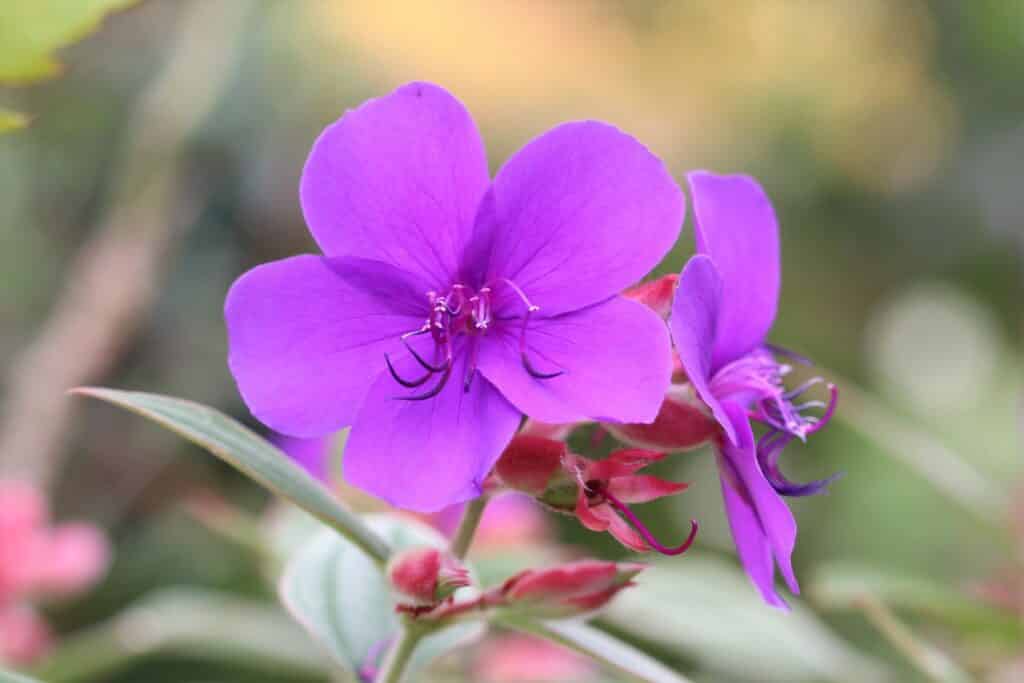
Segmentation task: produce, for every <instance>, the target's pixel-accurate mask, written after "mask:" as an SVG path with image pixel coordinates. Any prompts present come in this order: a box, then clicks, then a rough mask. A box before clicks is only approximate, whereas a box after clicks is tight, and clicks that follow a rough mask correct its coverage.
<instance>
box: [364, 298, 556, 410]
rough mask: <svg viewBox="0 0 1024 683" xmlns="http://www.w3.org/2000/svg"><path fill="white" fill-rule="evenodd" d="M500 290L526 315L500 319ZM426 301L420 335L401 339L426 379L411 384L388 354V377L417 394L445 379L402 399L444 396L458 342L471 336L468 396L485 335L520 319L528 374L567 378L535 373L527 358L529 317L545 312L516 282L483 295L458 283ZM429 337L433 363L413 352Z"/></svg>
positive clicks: (465, 386)
mask: <svg viewBox="0 0 1024 683" xmlns="http://www.w3.org/2000/svg"><path fill="white" fill-rule="evenodd" d="M496 287H507V288H509V290H510V291H511V292H513V293H514V294H515V295H516V297H517V298H518V299H519V300H520V301H521V302H522V304H523V307H524V312H523V313H522V314H521V315H515V316H511V317H506V316H501V317H498V316H496V315H495V311H494V291H495V288H496ZM427 299H428V301H429V303H430V313H429V314H428V316H427V319H426V321H424V323H423V325H422V326H421V327H420V328H418V329H415V330H412V331H410V332H406V333H405V334H403V335H402V336H401V337H400V339H401V341H402V344H403V345H404V346H405V348H406V350H407V351H408V352H409V354H410V355H411V356H412V358H413V359H414V360H415V361H416V363H417V364H419V366H420V367H421V368H423V370H424V371H425V374H424V375H422V376H421V377H418V378H416V379H413V380H410V379H406V378H404V377H402V376H401V375H400V374H398V371H397V370H395V367H394V365H393V364H392V363H391V359H390V358H389V357H388V355H387V354H384V361H385V363H386V364H387V367H388V372H390V373H391V377H392V378H394V380H395V381H396V382H398V383H399V384H400V385H402V386H403V387H406V388H409V389H415V388H417V387H421V386H423V385H425V384H426V383H427V382H428V381H430V379H431V378H433V377H435V376H440V379H438V381H437V382H436V383H435V384H434V386H433V387H432V388H430V389H428V390H427V391H425V392H423V393H421V394H416V395H414V396H399V397H397V398H399V399H400V400H404V401H422V400H425V399H428V398H433V397H434V396H437V395H438V394H439V393H441V390H442V389H444V387H445V385H446V384H447V383H448V380H449V378H450V377H451V373H452V365H453V362H454V357H453V356H454V351H453V342H454V340H455V338H456V337H458V336H460V335H461V336H465V337H468V339H467V344H468V353H469V362H468V364H467V365H466V371H465V375H464V377H463V389H464V390H465V391H469V387H470V384H471V383H472V381H473V377H474V375H475V374H476V366H477V361H476V357H477V345H478V342H479V338H480V337H482V336H484V335H485V334H486V333H487V331H488V330H489V329H490V328H491V327H492V325H493V324H495V323H496V322H499V321H500V322H505V321H511V320H521V321H522V324H521V327H520V332H519V356H520V359H521V361H522V364H523V369H525V370H526V372H527V373H528V374H529V375H530V376H531V377H534V378H535V379H541V380H546V379H552V378H554V377H558V376H559V375H561V374H563V372H562V371H561V370H559V371H556V372H541V371H539V370H537V369H536V367H535V366H534V365H533V363H532V362H531V361H530V357H529V355H528V354H527V345H526V332H527V329H528V327H529V324H530V316H531V315H533V314H534V313H537V312H538V311H540V307H539V306H536V305H534V304H533V303H531V302H530V299H529V298H528V297H527V296H526V293H525V292H523V290H522V289H520V288H519V286H518V285H516V284H515V283H514V282H512V281H511V280H508V279H505V278H501V279H500V280H497V281H496V282H495V283H492V284H487V285H484V286H483V287H481V288H480V289H478V290H474V289H473V288H472V287H470V286H468V285H465V284H462V283H458V284H454V285H452V287H451V289H449V290H448V291H447V292H445V293H443V294H439V293H437V292H427ZM424 335H429V336H430V339H431V341H432V342H433V360H432V361H428V360H427V359H426V358H424V357H423V354H421V353H420V352H418V351H417V350H416V349H415V348H413V346H412V343H411V342H410V339H413V338H414V337H420V336H424Z"/></svg>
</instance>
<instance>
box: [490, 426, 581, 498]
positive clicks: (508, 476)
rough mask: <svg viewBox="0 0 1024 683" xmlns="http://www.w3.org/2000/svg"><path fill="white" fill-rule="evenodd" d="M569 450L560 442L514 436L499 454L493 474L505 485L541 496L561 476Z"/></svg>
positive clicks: (535, 437)
mask: <svg viewBox="0 0 1024 683" xmlns="http://www.w3.org/2000/svg"><path fill="white" fill-rule="evenodd" d="M567 452H568V448H567V447H566V445H565V443H564V442H562V441H556V440H554V439H548V438H545V437H542V436H529V435H528V436H523V435H517V436H515V437H513V439H512V441H511V442H510V443H509V445H508V446H507V447H506V448H505V452H504V453H502V454H501V458H500V459H499V460H498V464H497V465H495V468H494V470H495V472H496V473H497V475H498V478H499V479H500V480H501V482H502V483H503V484H505V486H508V487H509V488H512V489H516V490H517V491H522V492H524V493H528V494H530V495H531V496H540V495H541V494H543V493H544V492H545V491H546V490H547V489H548V488H549V487H550V486H551V484H552V483H553V480H554V479H555V478H556V477H558V476H559V475H561V474H562V472H563V467H562V461H563V459H564V458H565V455H566V453H567Z"/></svg>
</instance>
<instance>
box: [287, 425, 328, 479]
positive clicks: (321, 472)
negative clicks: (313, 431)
mask: <svg viewBox="0 0 1024 683" xmlns="http://www.w3.org/2000/svg"><path fill="white" fill-rule="evenodd" d="M271 441H273V442H274V444H275V445H276V446H277V447H278V448H280V449H281V450H282V451H284V452H285V455H287V456H288V457H289V458H291V459H292V461H293V462H295V464H297V465H299V466H300V467H302V469H304V470H306V471H307V472H309V473H310V474H311V475H312V476H313V477H315V478H317V479H319V480H320V481H327V480H328V479H329V474H330V472H329V463H328V456H329V455H330V451H331V444H332V443H333V442H334V435H333V434H329V435H327V436H320V437H316V438H313V439H300V438H296V437H294V436H288V435H287V434H274V435H273V436H272V437H271Z"/></svg>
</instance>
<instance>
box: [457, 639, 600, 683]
mask: <svg viewBox="0 0 1024 683" xmlns="http://www.w3.org/2000/svg"><path fill="white" fill-rule="evenodd" d="M473 674H474V675H473V680H474V681H480V683H582V682H583V681H591V680H594V679H595V677H596V674H597V669H596V668H595V667H594V665H593V664H592V663H591V662H589V661H588V660H586V659H584V658H583V657H582V656H580V655H578V654H576V653H575V652H572V651H571V650H567V649H566V648H564V647H561V646H560V645H555V644H554V643H549V642H548V641H546V640H541V639H539V638H533V637H531V636H522V635H505V636H500V637H497V638H493V639H491V640H488V641H487V642H485V643H484V644H483V645H482V646H481V647H480V651H479V654H477V656H476V660H475V662H474V666H473Z"/></svg>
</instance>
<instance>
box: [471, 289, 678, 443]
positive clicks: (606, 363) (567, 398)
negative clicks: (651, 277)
mask: <svg viewBox="0 0 1024 683" xmlns="http://www.w3.org/2000/svg"><path fill="white" fill-rule="evenodd" d="M520 330H521V327H520V323H519V321H509V322H507V323H505V324H503V325H501V326H499V327H497V328H496V329H494V330H492V332H491V333H489V334H488V337H487V339H486V340H485V343H484V344H482V345H481V347H480V355H479V367H480V371H481V372H482V373H483V374H484V375H485V376H486V377H487V378H488V379H489V380H491V381H492V382H494V384H495V386H497V387H498V388H499V389H500V390H501V392H502V393H503V394H504V395H505V396H506V397H508V399H509V400H510V401H512V403H514V404H515V405H516V407H517V408H519V409H520V410H522V411H523V412H524V413H526V414H527V415H529V416H530V417H532V418H534V419H537V420H540V421H542V422H555V423H560V422H576V421H579V420H581V419H584V418H589V419H600V420H602V421H607V422H645V423H648V422H652V421H653V420H654V418H655V417H656V416H657V414H658V409H659V408H660V406H661V402H662V401H663V400H664V398H665V392H666V390H667V389H668V385H669V380H670V378H671V374H672V349H671V344H670V343H669V338H668V334H667V333H666V329H665V324H664V322H662V320H661V319H660V318H659V317H658V316H657V314H655V313H654V312H652V311H651V310H650V309H649V308H647V307H646V306H644V305H643V304H639V303H637V302H635V301H630V300H628V299H625V298H623V297H613V298H611V299H608V300H607V301H604V302H602V303H599V304H596V305H594V306H590V307H588V308H585V309H582V310H579V311H574V312H572V313H566V314H564V315H560V316H557V317H554V318H535V319H531V320H530V324H529V328H528V330H527V333H526V342H527V346H526V353H527V357H528V358H529V359H530V362H531V364H532V365H533V366H534V367H535V369H536V370H538V371H540V372H544V373H548V372H558V371H561V372H563V373H564V374H562V375H559V376H558V377H553V378H550V379H536V378H534V377H531V376H530V374H529V373H528V372H527V371H526V370H525V369H524V367H523V361H522V358H521V355H520V345H519V340H520Z"/></svg>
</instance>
